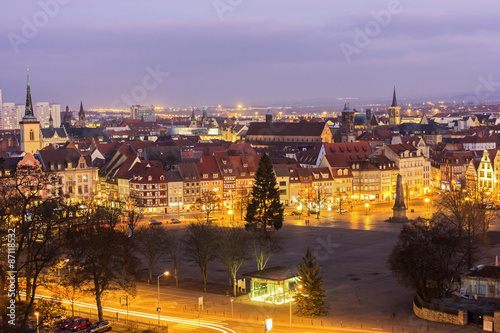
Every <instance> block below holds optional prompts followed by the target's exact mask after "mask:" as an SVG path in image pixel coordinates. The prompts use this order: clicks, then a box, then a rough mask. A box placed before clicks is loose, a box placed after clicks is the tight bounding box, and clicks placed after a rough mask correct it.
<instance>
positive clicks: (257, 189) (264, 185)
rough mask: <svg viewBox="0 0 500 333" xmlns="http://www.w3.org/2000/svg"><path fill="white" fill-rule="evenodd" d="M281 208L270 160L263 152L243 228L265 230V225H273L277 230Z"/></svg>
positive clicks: (281, 217) (281, 214) (281, 224)
mask: <svg viewBox="0 0 500 333" xmlns="http://www.w3.org/2000/svg"><path fill="white" fill-rule="evenodd" d="M283 210H284V207H283V205H282V204H281V203H280V192H279V188H278V184H277V182H276V176H275V174H274V171H273V166H272V164H271V160H270V159H269V156H267V154H264V155H262V157H261V158H260V161H259V168H258V170H257V174H256V175H255V179H254V184H253V188H252V199H251V201H250V203H249V204H248V208H247V213H246V216H245V221H246V224H245V228H247V229H251V230H261V231H262V232H265V231H266V227H268V226H273V227H274V228H275V229H276V230H278V229H280V228H281V227H282V226H283Z"/></svg>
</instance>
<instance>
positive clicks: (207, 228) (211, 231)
mask: <svg viewBox="0 0 500 333" xmlns="http://www.w3.org/2000/svg"><path fill="white" fill-rule="evenodd" d="M216 232H217V229H216V228H215V226H213V225H211V224H209V223H191V224H190V225H189V226H188V227H187V229H186V233H185V235H184V255H185V257H186V259H187V260H188V261H190V262H194V263H196V264H198V266H199V267H200V271H201V281H202V282H203V291H207V272H208V264H209V263H210V262H211V261H212V260H214V259H215V255H216V250H217V238H218V235H217V233H216Z"/></svg>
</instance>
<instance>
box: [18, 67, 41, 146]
mask: <svg viewBox="0 0 500 333" xmlns="http://www.w3.org/2000/svg"><path fill="white" fill-rule="evenodd" d="M19 127H20V129H21V150H22V151H24V152H27V153H30V154H35V153H36V151H37V150H38V149H40V148H41V140H40V122H39V121H38V120H37V119H36V117H35V114H34V113H33V103H32V102H31V90H30V77H29V74H28V89H27V92H26V107H25V112H24V117H23V119H22V120H21V121H20V122H19Z"/></svg>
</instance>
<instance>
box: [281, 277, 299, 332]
mask: <svg viewBox="0 0 500 333" xmlns="http://www.w3.org/2000/svg"><path fill="white" fill-rule="evenodd" d="M295 286H296V287H297V289H302V285H301V284H295ZM280 291H283V294H284V293H285V290H284V289H283V288H280ZM288 294H289V295H290V333H292V303H293V298H292V290H291V289H288Z"/></svg>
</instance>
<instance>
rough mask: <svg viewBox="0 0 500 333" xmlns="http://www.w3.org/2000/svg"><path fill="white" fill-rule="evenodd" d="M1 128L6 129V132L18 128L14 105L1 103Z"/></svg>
mask: <svg viewBox="0 0 500 333" xmlns="http://www.w3.org/2000/svg"><path fill="white" fill-rule="evenodd" d="M2 128H3V129H7V130H11V129H18V128H19V118H18V115H17V107H16V105H15V104H14V103H3V107H2Z"/></svg>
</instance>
